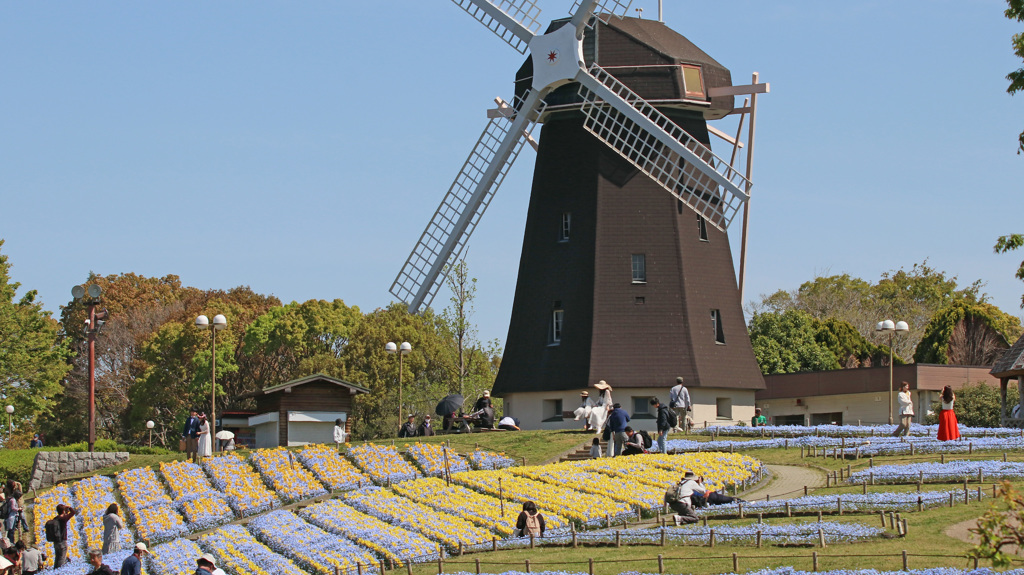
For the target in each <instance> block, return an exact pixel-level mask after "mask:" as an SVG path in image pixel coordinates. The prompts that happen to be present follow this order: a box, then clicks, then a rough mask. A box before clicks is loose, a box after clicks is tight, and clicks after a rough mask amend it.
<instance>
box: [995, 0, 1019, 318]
mask: <svg viewBox="0 0 1024 575" xmlns="http://www.w3.org/2000/svg"><path fill="white" fill-rule="evenodd" d="M1022 1H1024V0H1022ZM1021 246H1024V234H1010V235H1008V236H1000V237H999V238H998V239H997V240H996V245H995V250H996V253H997V254H1005V253H1006V252H1012V251H1013V250H1015V249H1017V248H1019V247H1021ZM1014 275H1015V277H1016V278H1017V279H1019V280H1021V281H1024V261H1022V262H1020V266H1018V267H1017V273H1016V274H1014ZM1020 307H1022V308H1024V295H1022V296H1020Z"/></svg>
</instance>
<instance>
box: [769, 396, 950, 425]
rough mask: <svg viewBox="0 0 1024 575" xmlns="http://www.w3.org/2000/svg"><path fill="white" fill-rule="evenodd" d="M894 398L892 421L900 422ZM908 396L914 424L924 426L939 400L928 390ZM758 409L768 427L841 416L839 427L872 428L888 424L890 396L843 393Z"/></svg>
mask: <svg viewBox="0 0 1024 575" xmlns="http://www.w3.org/2000/svg"><path fill="white" fill-rule="evenodd" d="M897 393H898V392H896V391H894V392H893V394H892V396H893V410H892V412H893V418H894V421H896V422H897V423H898V422H899V407H898V405H899V404H898V403H897V402H896V394H897ZM910 395H911V396H912V398H913V400H914V422H915V423H923V422H924V418H925V416H926V415H927V414H928V412H929V410H930V409H931V405H932V402H934V401H936V400H937V399H938V392H936V391H931V390H911V392H910ZM757 407H760V408H761V411H762V412H763V413H764V415H765V416H766V417H768V421H769V422H770V423H773V424H774V423H776V419H777V418H780V417H782V416H787V415H801V416H803V418H804V421H803V424H802V425H813V423H814V422H813V417H812V416H813V415H814V414H827V413H841V414H842V423H843V424H845V425H858V424H863V425H871V424H887V423H889V394H888V392H884V391H880V392H872V393H846V394H837V395H820V396H809V397H804V398H800V399H799V400H798V399H794V398H785V399H768V400H761V401H760V402H759V403H758V405H757Z"/></svg>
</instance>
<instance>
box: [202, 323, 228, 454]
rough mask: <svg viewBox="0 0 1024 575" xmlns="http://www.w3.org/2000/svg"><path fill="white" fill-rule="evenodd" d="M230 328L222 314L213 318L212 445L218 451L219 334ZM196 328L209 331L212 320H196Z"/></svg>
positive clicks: (211, 331) (211, 372)
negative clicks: (216, 439)
mask: <svg viewBox="0 0 1024 575" xmlns="http://www.w3.org/2000/svg"><path fill="white" fill-rule="evenodd" d="M227 326H228V319H227V318H226V317H224V316H223V315H221V314H217V315H215V316H213V329H211V330H210V335H211V337H212V339H213V356H212V357H213V363H212V365H211V367H210V445H212V446H213V450H214V451H216V450H217V444H216V442H214V441H213V435H215V432H216V431H217V332H218V331H220V330H222V329H224V328H225V327H227ZM196 327H198V328H199V329H207V328H209V327H210V320H209V318H207V317H206V316H205V315H201V316H199V317H197V318H196Z"/></svg>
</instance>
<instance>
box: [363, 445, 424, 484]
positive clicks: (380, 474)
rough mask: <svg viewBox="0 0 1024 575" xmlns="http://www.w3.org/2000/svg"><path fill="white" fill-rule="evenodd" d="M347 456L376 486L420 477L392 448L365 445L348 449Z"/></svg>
mask: <svg viewBox="0 0 1024 575" xmlns="http://www.w3.org/2000/svg"><path fill="white" fill-rule="evenodd" d="M348 454H349V455H350V456H351V457H352V460H353V461H355V462H356V465H357V466H359V468H360V469H362V470H363V471H364V472H365V473H366V474H367V475H369V476H370V478H371V479H372V480H373V481H374V483H377V484H378V485H384V484H385V483H399V482H401V481H408V480H410V479H416V478H417V477H421V475H420V472H419V471H416V468H415V467H413V466H412V465H411V464H409V462H408V461H406V460H404V459H402V456H401V455H400V454H399V453H398V451H397V450H396V449H395V448H394V447H386V446H381V445H373V444H371V443H366V444H364V445H356V446H355V447H352V448H350V449H349V450H348Z"/></svg>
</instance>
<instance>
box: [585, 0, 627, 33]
mask: <svg viewBox="0 0 1024 575" xmlns="http://www.w3.org/2000/svg"><path fill="white" fill-rule="evenodd" d="M581 4H583V0H573V3H572V8H571V9H570V10H569V13H570V14H575V13H576V11H577V10H579V9H580V5H581ZM631 4H633V0H598V2H597V8H595V9H594V14H599V15H612V16H625V15H626V12H627V11H628V10H629V7H630V5H631ZM593 27H594V24H593V23H592V22H590V23H588V24H587V28H593Z"/></svg>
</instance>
